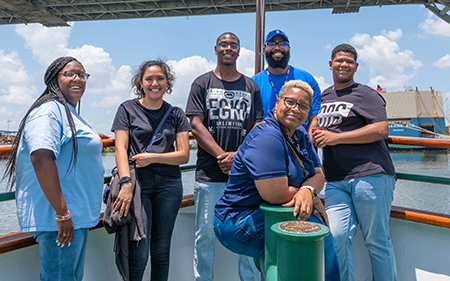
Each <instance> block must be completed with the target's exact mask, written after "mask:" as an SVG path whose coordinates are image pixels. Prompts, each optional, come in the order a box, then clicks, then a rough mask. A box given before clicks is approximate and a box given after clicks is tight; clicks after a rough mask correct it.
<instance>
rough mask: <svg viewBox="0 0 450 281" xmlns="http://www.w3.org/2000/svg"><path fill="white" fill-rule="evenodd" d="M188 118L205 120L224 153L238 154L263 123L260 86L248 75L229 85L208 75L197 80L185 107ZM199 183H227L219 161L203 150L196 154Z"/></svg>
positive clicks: (200, 148) (193, 84)
mask: <svg viewBox="0 0 450 281" xmlns="http://www.w3.org/2000/svg"><path fill="white" fill-rule="evenodd" d="M186 115H187V116H188V117H189V116H203V117H204V122H203V125H204V126H205V127H206V129H207V130H208V131H209V133H210V134H211V135H212V136H213V138H214V140H215V141H216V143H217V144H218V145H219V146H220V147H221V148H222V149H223V150H224V151H225V152H230V151H237V149H238V147H239V145H241V143H242V142H243V140H244V138H245V136H246V135H247V134H248V132H249V131H250V129H251V128H252V127H253V125H254V124H255V123H256V122H259V121H261V120H263V119H264V113H263V110H262V105H261V97H260V91H259V87H258V85H257V84H256V83H255V81H253V80H252V79H250V78H249V77H247V76H245V75H241V77H240V78H239V79H237V80H235V81H232V82H228V81H224V80H221V79H219V78H217V76H216V75H215V74H214V73H213V72H212V71H210V72H207V73H205V74H203V75H201V76H199V77H197V79H195V81H194V82H193V83H192V86H191V91H190V93H189V98H188V101H187V105H186ZM195 178H196V180H198V181H207V182H226V181H227V180H228V175H226V174H224V173H222V171H221V170H220V167H219V165H218V164H217V159H216V158H214V157H213V156H212V155H210V154H209V153H207V152H206V151H205V150H203V148H202V147H201V146H199V147H198V152H197V170H196V175H195Z"/></svg>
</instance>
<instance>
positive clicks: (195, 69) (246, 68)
mask: <svg viewBox="0 0 450 281" xmlns="http://www.w3.org/2000/svg"><path fill="white" fill-rule="evenodd" d="M254 54H255V53H254V52H253V51H251V50H248V49H246V48H241V51H240V55H239V58H238V60H237V69H238V71H239V72H241V73H243V74H245V75H247V76H253V71H254V70H253V69H254V63H255V58H254ZM167 63H168V64H169V65H170V66H172V69H173V71H174V72H175V85H174V87H173V91H172V93H171V94H169V95H166V96H165V97H164V98H165V99H166V100H167V101H168V102H170V103H171V104H172V105H176V106H179V107H181V108H182V109H185V108H186V101H187V98H188V96H189V92H190V90H191V84H192V82H193V81H194V80H195V78H197V77H198V76H199V75H201V74H203V73H206V72H208V71H211V70H213V69H214V68H215V67H216V62H215V61H208V60H207V59H206V58H204V57H201V56H192V57H187V58H183V59H181V60H179V61H175V60H169V61H167Z"/></svg>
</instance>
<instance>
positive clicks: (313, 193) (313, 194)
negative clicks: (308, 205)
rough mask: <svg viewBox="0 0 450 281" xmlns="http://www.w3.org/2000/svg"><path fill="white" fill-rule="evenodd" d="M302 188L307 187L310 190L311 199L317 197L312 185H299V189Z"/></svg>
mask: <svg viewBox="0 0 450 281" xmlns="http://www.w3.org/2000/svg"><path fill="white" fill-rule="evenodd" d="M302 188H307V189H309V190H310V191H311V193H312V199H313V200H314V199H316V197H317V192H316V189H315V188H314V187H312V186H310V185H304V186H301V187H300V189H302Z"/></svg>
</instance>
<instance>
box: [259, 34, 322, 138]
mask: <svg viewBox="0 0 450 281" xmlns="http://www.w3.org/2000/svg"><path fill="white" fill-rule="evenodd" d="M290 50H291V47H290V45H289V38H288V36H287V35H286V33H284V32H283V31H281V30H279V29H275V30H272V31H270V32H269V33H268V34H267V36H266V40H265V41H264V47H263V51H264V53H265V55H266V60H267V64H268V65H269V66H268V67H267V69H264V70H263V71H261V72H259V73H257V74H256V75H255V76H253V77H252V79H253V80H255V82H256V83H257V84H258V86H259V88H260V89H261V102H262V106H263V110H264V116H267V114H268V113H269V111H271V110H272V109H273V108H274V106H275V102H276V100H277V96H278V93H279V92H280V89H281V87H283V85H284V83H286V82H287V81H289V80H302V81H304V82H306V83H308V84H309V85H310V86H311V88H312V89H313V91H314V95H313V102H312V107H311V110H310V112H309V116H308V119H307V120H306V122H305V124H303V127H304V128H305V129H306V130H307V132H308V133H309V135H311V130H312V129H313V128H312V127H311V126H309V124H311V123H312V121H313V120H316V119H317V114H318V113H319V109H320V88H319V85H318V84H317V81H316V79H314V77H313V76H312V75H311V74H309V73H308V72H306V71H304V70H301V69H298V68H295V67H293V66H290V65H289V64H288V63H289V58H290Z"/></svg>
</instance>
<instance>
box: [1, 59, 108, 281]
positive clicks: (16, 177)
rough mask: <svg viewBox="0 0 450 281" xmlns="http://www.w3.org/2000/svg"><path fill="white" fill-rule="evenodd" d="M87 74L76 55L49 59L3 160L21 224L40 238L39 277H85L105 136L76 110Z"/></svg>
mask: <svg viewBox="0 0 450 281" xmlns="http://www.w3.org/2000/svg"><path fill="white" fill-rule="evenodd" d="M88 78H89V74H87V73H86V72H85V70H84V67H83V66H82V65H81V63H80V62H78V61H77V60H76V59H75V58H72V57H61V58H58V59H56V60H55V61H54V62H52V64H50V66H49V67H48V69H47V71H46V72H45V78H44V82H45V84H46V86H47V87H46V89H45V90H44V92H43V93H42V95H41V96H40V97H39V98H38V99H37V100H36V101H35V102H34V103H33V105H32V106H31V108H30V109H29V110H28V112H27V113H26V115H25V117H24V118H23V119H22V122H21V123H20V127H19V130H18V134H17V137H16V141H15V143H14V149H13V151H12V154H11V157H10V158H9V160H8V163H7V170H6V177H7V178H8V184H9V186H10V187H11V188H12V186H13V184H14V183H16V205H17V216H18V219H19V225H20V229H21V231H22V232H29V233H31V234H32V235H34V237H35V238H36V241H37V242H38V243H39V260H40V269H41V273H40V280H82V279H83V270H84V257H85V252H86V242H87V236H88V229H89V227H92V226H95V225H96V224H97V223H98V220H99V215H100V208H101V198H102V188H103V164H102V159H101V150H102V142H101V139H100V137H99V136H98V134H97V133H96V132H95V131H94V130H93V129H92V128H91V127H90V126H89V125H88V124H87V123H86V121H84V120H83V119H82V118H81V116H79V115H78V114H77V113H76V111H75V107H76V105H77V103H78V102H79V101H80V99H81V97H82V96H83V93H84V90H85V86H86V80H87V79H88Z"/></svg>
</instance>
